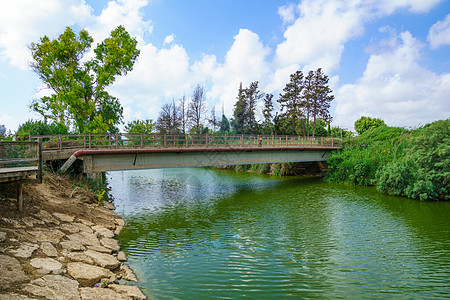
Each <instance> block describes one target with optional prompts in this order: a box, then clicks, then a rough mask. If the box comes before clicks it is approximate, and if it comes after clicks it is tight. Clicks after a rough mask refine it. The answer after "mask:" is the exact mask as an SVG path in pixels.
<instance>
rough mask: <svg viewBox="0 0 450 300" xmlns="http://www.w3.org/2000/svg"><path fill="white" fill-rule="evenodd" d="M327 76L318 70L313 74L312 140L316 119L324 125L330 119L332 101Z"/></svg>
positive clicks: (332, 97)
mask: <svg viewBox="0 0 450 300" xmlns="http://www.w3.org/2000/svg"><path fill="white" fill-rule="evenodd" d="M328 80H329V79H328V76H327V75H325V74H324V73H323V72H322V69H321V68H318V69H317V71H315V72H314V86H313V95H312V97H311V113H312V116H313V138H314V135H315V131H316V123H317V119H318V118H321V119H322V120H324V121H325V123H330V122H331V120H332V117H331V115H330V112H329V109H330V102H331V101H333V99H334V96H333V95H331V93H332V92H333V91H332V90H331V88H330V87H329V86H328Z"/></svg>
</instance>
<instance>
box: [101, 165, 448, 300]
mask: <svg viewBox="0 0 450 300" xmlns="http://www.w3.org/2000/svg"><path fill="white" fill-rule="evenodd" d="M108 178H109V182H110V184H111V186H112V193H113V194H114V196H115V197H116V202H115V203H116V206H117V212H118V213H119V214H121V215H122V216H123V217H124V218H125V219H126V221H127V226H126V228H125V230H124V231H123V233H122V234H121V236H120V242H121V245H122V248H123V249H124V250H125V251H126V252H127V254H128V256H129V258H130V262H129V263H130V264H131V265H132V267H133V268H134V269H135V270H136V271H137V273H138V276H139V277H140V278H141V280H142V284H143V285H144V286H145V287H147V293H148V294H149V295H151V296H153V297H155V298H158V299H159V298H182V299H189V298H191V299H192V298H196V299H197V298H210V297H212V296H214V297H216V298H241V297H244V298H245V297H249V298H261V297H262V298H275V297H280V298H288V297H294V298H299V297H303V298H336V297H342V298H344V297H345V298H348V297H357V298H360V297H381V298H383V297H387V296H390V295H399V294H401V295H403V296H405V297H414V298H415V297H425V298H426V297H442V296H443V295H449V291H448V289H447V286H448V278H449V277H450V271H449V267H450V259H449V258H450V253H449V251H450V247H449V244H448V241H449V240H450V236H449V235H450V230H449V229H450V227H449V226H450V221H449V218H448V215H449V212H450V206H449V205H448V204H449V203H440V204H435V203H421V202H417V201H410V200H408V199H403V198H395V197H388V196H382V195H380V194H377V193H376V192H375V191H374V190H373V189H371V188H357V187H348V186H341V185H334V184H326V183H323V182H322V181H320V180H317V179H307V178H288V179H280V178H274V177H268V176H259V175H256V174H248V173H237V172H230V171H216V170H209V169H166V170H148V171H139V172H136V171H134V172H117V173H110V174H108Z"/></svg>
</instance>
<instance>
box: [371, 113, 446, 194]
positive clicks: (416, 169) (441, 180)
mask: <svg viewBox="0 0 450 300" xmlns="http://www.w3.org/2000/svg"><path fill="white" fill-rule="evenodd" d="M377 175H378V182H377V189H378V190H380V191H382V192H386V193H389V194H392V195H399V196H407V197H410V198H414V199H420V200H450V120H446V121H437V122H434V123H432V124H429V125H427V126H425V127H424V128H422V129H420V130H417V132H416V134H414V135H413V136H412V137H411V138H410V140H409V145H408V148H407V149H406V151H405V155H404V156H403V157H402V159H400V160H397V161H394V162H392V163H390V164H388V165H386V166H385V167H384V168H382V169H380V170H379V172H378V174H377Z"/></svg>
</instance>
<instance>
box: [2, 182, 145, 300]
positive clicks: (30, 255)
mask: <svg viewBox="0 0 450 300" xmlns="http://www.w3.org/2000/svg"><path fill="white" fill-rule="evenodd" d="M0 187H1V188H3V186H0ZM24 195H25V199H26V201H25V209H24V211H23V212H21V213H20V212H18V211H17V210H16V208H15V199H12V198H6V197H2V199H0V210H1V214H0V270H2V272H1V274H0V299H83V300H84V299H139V300H140V299H147V297H146V296H145V295H144V293H143V292H142V291H141V289H140V288H139V287H138V286H137V285H133V283H135V282H138V279H137V278H136V275H135V274H134V273H133V271H132V270H131V269H130V268H129V267H128V266H127V265H126V264H125V262H126V260H127V258H126V256H125V253H124V252H123V251H120V247H119V244H118V241H117V240H115V239H114V237H115V236H117V235H119V234H120V231H121V230H122V228H123V227H124V226H125V222H124V220H123V219H122V218H121V217H120V216H119V215H118V214H116V213H114V212H113V210H114V209H115V207H114V205H112V204H111V203H109V202H106V201H105V202H104V204H105V206H98V204H97V203H92V202H95V201H96V200H97V199H96V197H95V195H94V194H93V193H92V192H90V191H88V190H87V188H86V187H78V186H75V185H74V182H73V180H71V179H70V178H69V177H68V176H61V175H56V174H52V173H47V174H46V175H45V177H44V182H43V183H42V184H36V185H35V184H28V185H26V186H25V187H24ZM119 280H120V282H121V283H125V284H120V282H119Z"/></svg>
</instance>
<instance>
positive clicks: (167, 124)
mask: <svg viewBox="0 0 450 300" xmlns="http://www.w3.org/2000/svg"><path fill="white" fill-rule="evenodd" d="M156 128H157V129H158V131H159V133H161V134H178V133H180V131H181V118H180V111H179V110H178V107H177V106H176V105H175V101H172V103H166V104H164V105H163V106H162V107H161V111H160V113H159V117H158V121H157V122H156Z"/></svg>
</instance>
